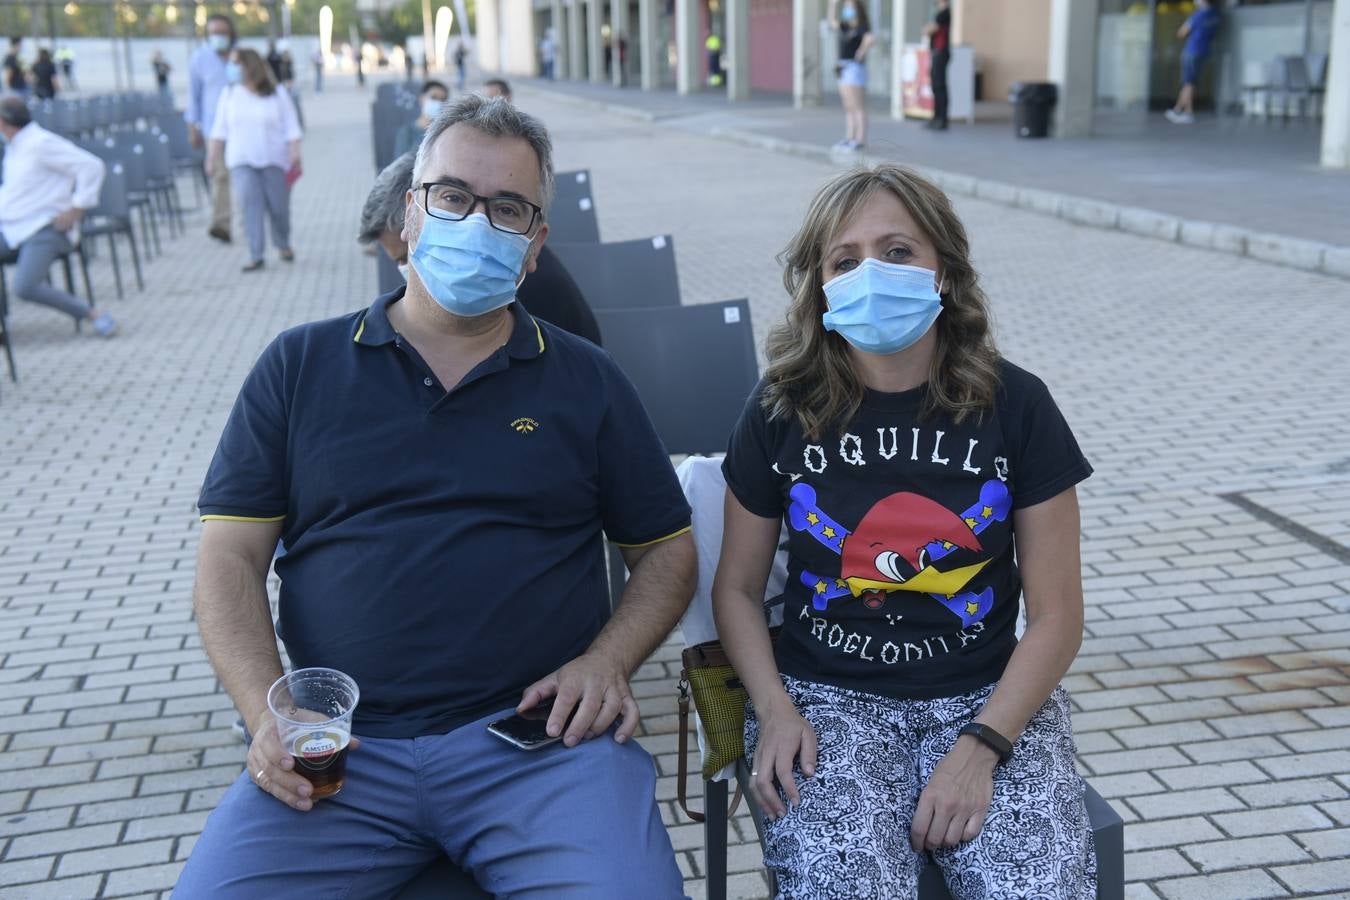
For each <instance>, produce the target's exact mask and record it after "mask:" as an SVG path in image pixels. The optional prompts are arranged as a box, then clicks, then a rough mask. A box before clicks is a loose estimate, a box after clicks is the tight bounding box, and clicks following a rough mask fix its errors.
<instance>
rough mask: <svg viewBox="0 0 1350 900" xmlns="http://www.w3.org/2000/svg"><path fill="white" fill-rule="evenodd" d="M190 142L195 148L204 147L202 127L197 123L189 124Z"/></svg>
mask: <svg viewBox="0 0 1350 900" xmlns="http://www.w3.org/2000/svg"><path fill="white" fill-rule="evenodd" d="M188 143H189V144H191V145H192V148H193V149H194V150H200V149H202V146H203V142H202V133H201V129H199V128H198V127H197V126H196V125H189V126H188Z"/></svg>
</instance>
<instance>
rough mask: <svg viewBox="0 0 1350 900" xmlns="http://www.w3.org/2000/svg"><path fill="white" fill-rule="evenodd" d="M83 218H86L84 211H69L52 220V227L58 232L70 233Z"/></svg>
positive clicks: (58, 214)
mask: <svg viewBox="0 0 1350 900" xmlns="http://www.w3.org/2000/svg"><path fill="white" fill-rule="evenodd" d="M82 218H84V210H82V209H67V210H65V211H64V212H59V213H57V214H56V218H54V219H52V227H54V228H55V229H56V230H57V231H69V230H70V229H72V228H74V227H75V224H76V223H77V222H79V221H80V219H82Z"/></svg>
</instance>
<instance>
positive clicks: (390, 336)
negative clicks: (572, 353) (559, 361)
mask: <svg viewBox="0 0 1350 900" xmlns="http://www.w3.org/2000/svg"><path fill="white" fill-rule="evenodd" d="M406 289H407V286H406V285H405V286H403V287H399V288H397V289H395V290H393V291H390V292H389V293H388V294H382V295H380V296H379V297H377V298H375V302H374V303H372V304H370V307H369V308H368V309H367V310H366V311H365V313H364V314H363V315H362V316H361V317H360V318H359V319H357V321H356V330H355V331H354V332H353V334H352V341H353V342H354V343H357V344H362V345H365V346H370V347H378V346H381V345H383V344H392V343H393V342H394V339H395V338H396V337H398V333H397V332H396V331H394V326H393V325H392V324H391V323H390V321H389V307H390V305H391V304H393V303H394V302H396V301H398V300H400V299H402V298H403V293H404V291H405V290H406ZM511 313H512V315H514V316H515V320H516V322H515V327H514V328H513V329H512V330H511V337H509V338H507V340H506V352H507V354H508V355H509V356H511V357H512V358H513V359H534V358H535V357H537V356H539V355H540V354H542V353H543V352H544V348H545V344H544V330H543V329H542V328H540V327H539V323H538V322H536V321H535V320H534V316H532V315H530V314H529V313H528V312H526V311H525V307H524V306H521V305H520V303H519V301H517V302H515V303H512V304H511Z"/></svg>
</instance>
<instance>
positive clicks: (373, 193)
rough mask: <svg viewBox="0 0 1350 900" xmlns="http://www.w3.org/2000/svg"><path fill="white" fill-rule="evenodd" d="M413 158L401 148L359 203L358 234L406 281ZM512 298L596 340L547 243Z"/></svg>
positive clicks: (591, 319) (586, 308)
mask: <svg viewBox="0 0 1350 900" xmlns="http://www.w3.org/2000/svg"><path fill="white" fill-rule="evenodd" d="M416 158H417V153H416V152H414V151H410V152H408V153H405V154H403V155H402V156H400V157H399V158H398V159H396V160H394V161H393V162H391V163H390V164H389V165H387V166H385V167H384V171H382V172H380V174H379V175H378V176H376V178H375V184H374V185H373V186H372V187H371V189H370V193H369V194H368V195H367V196H366V202H365V205H364V206H362V208H361V230H360V233H359V234H358V235H357V238H356V239H357V241H358V242H359V243H361V244H364V245H366V246H373V245H375V244H379V245H380V247H381V248H383V250H384V252H385V254H386V255H387V256H388V257H389V258H390V259H391V260H393V262H394V264H395V265H397V266H398V271H399V274H400V275H402V276H403V280H404V281H407V280H408V242H407V241H405V240H404V239H403V214H404V211H405V209H406V200H407V194H408V186H409V185H410V184H412V170H413V163H414V161H415V160H416ZM516 299H517V300H519V301H520V302H521V303H522V304H523V305H524V307H525V309H527V310H529V312H530V314H531V315H533V316H538V317H539V318H541V319H543V320H544V321H545V322H551V323H552V324H554V325H557V326H558V327H559V328H561V329H563V330H564V331H570V332H571V333H572V334H575V335H576V336H577V337H583V338H585V339H586V340H588V341H590V342H591V343H593V344H595V345H596V346H599V345H600V326H599V325H598V324H596V321H595V314H594V313H593V312H591V307H590V304H588V303H587V302H586V298H585V296H583V295H582V293H581V288H580V287H578V286H577V283H576V281H574V280H573V279H572V276H571V275H569V274H568V272H567V269H566V268H564V267H563V264H562V260H560V259H558V256H557V254H556V253H554V252H553V251H552V250H550V249H549V248H548V246H547V245H545V246H543V247H541V248H540V250H539V255H538V256H537V257H536V258H535V270H534V272H533V273H531V275H530V277H529V278H527V279H525V280H524V281H523V282H521V284H520V287H519V288H517V289H516Z"/></svg>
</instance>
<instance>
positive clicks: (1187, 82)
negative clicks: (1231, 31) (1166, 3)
mask: <svg viewBox="0 0 1350 900" xmlns="http://www.w3.org/2000/svg"><path fill="white" fill-rule="evenodd" d="M1217 3H1218V0H1196V4H1195V12H1193V13H1191V15H1190V18H1188V19H1187V20H1186V21H1185V22H1183V23H1182V25H1181V27H1180V28H1179V29H1177V37H1179V38H1181V39H1182V40H1184V41H1185V42H1186V43H1185V45H1184V46H1183V47H1182V49H1181V90H1180V91H1179V92H1178V93H1177V102H1176V104H1175V105H1173V107H1172V108H1171V109H1169V110H1167V112H1165V113H1163V115H1165V116H1167V121H1169V122H1171V123H1172V124H1174V125H1189V124H1191V123H1192V122H1194V121H1195V83H1196V82H1197V81H1199V80H1200V73H1201V72H1202V71H1203V70H1204V67H1205V61H1206V60H1207V59H1208V58H1209V50H1210V47H1211V46H1213V44H1214V35H1215V34H1217V33H1218V31H1219V23H1220V19H1219V11H1218V9H1216V8H1215V7H1216V5H1217Z"/></svg>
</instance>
